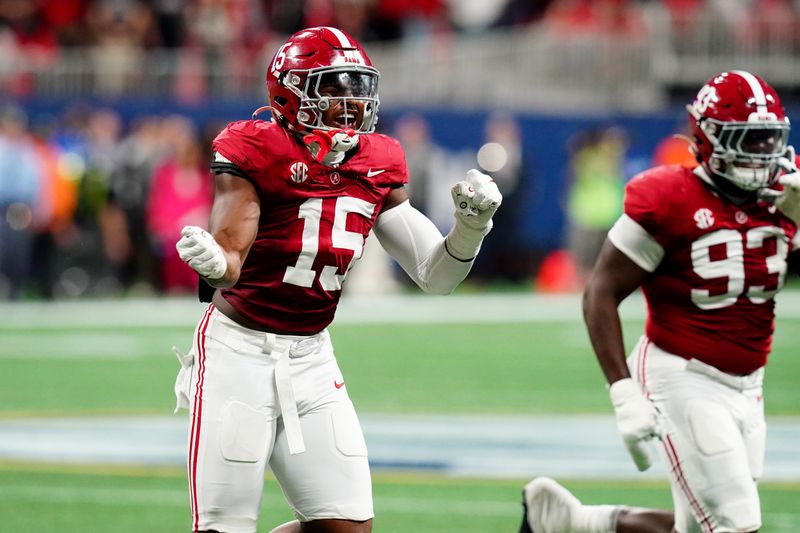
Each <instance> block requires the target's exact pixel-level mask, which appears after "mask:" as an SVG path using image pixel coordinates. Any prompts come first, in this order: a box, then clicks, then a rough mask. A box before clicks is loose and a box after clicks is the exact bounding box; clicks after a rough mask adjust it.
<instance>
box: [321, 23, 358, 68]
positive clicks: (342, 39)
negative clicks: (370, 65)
mask: <svg viewBox="0 0 800 533" xmlns="http://www.w3.org/2000/svg"><path fill="white" fill-rule="evenodd" d="M326 28H327V29H328V30H330V32H331V33H332V34H334V35H335V36H336V38H337V39H338V40H339V45H340V46H341V47H342V48H350V49H352V48H355V45H354V44H353V43H351V42H350V39H348V38H347V35H345V34H344V32H343V31H342V30H340V29H339V28H334V27H332V26H326ZM344 56H345V57H346V58H347V59H352V60H354V61H355V62H358V63H361V61H359V60H358V59H359V58H358V54H357V53H356V51H355V50H345V51H344Z"/></svg>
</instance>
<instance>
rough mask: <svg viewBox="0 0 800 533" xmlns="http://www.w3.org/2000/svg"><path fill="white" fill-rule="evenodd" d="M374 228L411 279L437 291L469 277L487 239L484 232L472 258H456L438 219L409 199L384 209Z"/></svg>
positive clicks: (449, 288) (447, 290)
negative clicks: (436, 222) (431, 216)
mask: <svg viewBox="0 0 800 533" xmlns="http://www.w3.org/2000/svg"><path fill="white" fill-rule="evenodd" d="M454 229H455V227H454ZM373 231H374V233H375V236H376V237H377V238H378V241H379V242H380V243H381V246H383V248H384V250H386V251H387V252H388V253H389V255H391V256H392V257H393V258H394V259H395V260H396V261H397V262H398V263H399V264H400V266H401V267H403V270H405V271H406V273H407V274H408V275H409V276H410V277H411V279H413V280H414V282H415V283H416V284H417V285H419V287H420V288H421V289H422V290H423V291H425V292H428V293H433V294H450V293H451V292H453V289H455V288H456V287H457V286H458V284H459V283H461V282H462V281H463V280H464V278H465V277H467V274H468V273H469V271H470V269H471V268H472V263H473V261H474V260H475V257H474V256H475V254H477V252H478V250H479V249H480V243H481V240H482V239H483V235H482V234H481V235H480V238H478V239H477V243H475V246H474V251H475V254H472V257H471V258H470V259H466V260H461V259H457V258H455V257H454V256H453V255H451V254H450V253H449V252H448V248H447V244H446V239H445V238H444V237H442V234H441V233H440V232H439V230H438V228H437V227H436V226H435V225H434V223H433V222H431V221H430V219H428V217H426V216H425V215H423V214H422V213H420V212H419V211H418V210H417V209H416V208H414V207H412V206H411V204H410V203H409V202H408V201H405V202H403V203H401V204H400V205H397V206H395V207H393V208H391V209H389V210H387V211H385V212H383V213H381V214H380V215H379V216H378V219H377V220H376V222H375V226H374V227H373ZM450 233H453V231H451V232H450Z"/></svg>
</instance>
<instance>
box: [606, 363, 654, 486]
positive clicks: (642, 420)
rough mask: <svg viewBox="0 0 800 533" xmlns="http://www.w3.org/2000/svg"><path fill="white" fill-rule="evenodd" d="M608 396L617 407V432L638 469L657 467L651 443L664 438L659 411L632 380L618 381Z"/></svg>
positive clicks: (615, 409) (609, 390) (615, 414)
mask: <svg viewBox="0 0 800 533" xmlns="http://www.w3.org/2000/svg"><path fill="white" fill-rule="evenodd" d="M608 394H609V396H611V403H612V404H614V416H616V418H617V430H618V431H619V434H620V435H621V436H622V440H623V442H624V443H625V446H626V447H627V448H628V453H630V454H631V457H632V458H633V462H634V463H636V468H638V469H639V470H640V471H644V470H647V469H648V468H650V465H652V464H653V460H652V457H651V454H650V448H649V444H648V441H649V440H650V439H652V438H654V437H659V434H660V430H659V427H658V411H657V410H656V408H655V406H654V405H653V403H652V402H651V401H650V400H648V399H647V398H645V397H644V395H643V394H642V391H641V389H640V388H639V384H638V383H636V382H635V381H634V380H633V379H632V378H625V379H621V380H619V381H615V382H614V383H612V384H611V387H609V389H608Z"/></svg>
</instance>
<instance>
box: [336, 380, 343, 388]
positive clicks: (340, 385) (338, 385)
mask: <svg viewBox="0 0 800 533" xmlns="http://www.w3.org/2000/svg"><path fill="white" fill-rule="evenodd" d="M333 386H334V387H336V388H337V389H341V388H342V387H344V381H342V382H339V381H336V380H335V379H334V380H333Z"/></svg>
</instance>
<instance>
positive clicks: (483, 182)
mask: <svg viewBox="0 0 800 533" xmlns="http://www.w3.org/2000/svg"><path fill="white" fill-rule="evenodd" d="M450 192H451V194H452V196H453V203H454V204H455V206H456V219H458V220H460V221H461V222H463V223H464V224H465V225H467V226H469V227H470V228H473V229H477V230H483V229H484V228H486V227H490V224H491V220H492V216H493V215H494V213H495V211H497V208H498V207H500V204H501V203H502V202H503V195H502V194H500V189H498V188H497V184H496V183H495V182H494V180H493V179H492V178H491V177H489V176H487V175H486V174H484V173H483V172H480V171H478V170H475V169H474V168H473V169H471V170H469V171H468V172H467V176H466V178H465V179H464V181H459V182H458V183H456V184H455V185H454V186H453V188H452V189H451V191H450Z"/></svg>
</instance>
